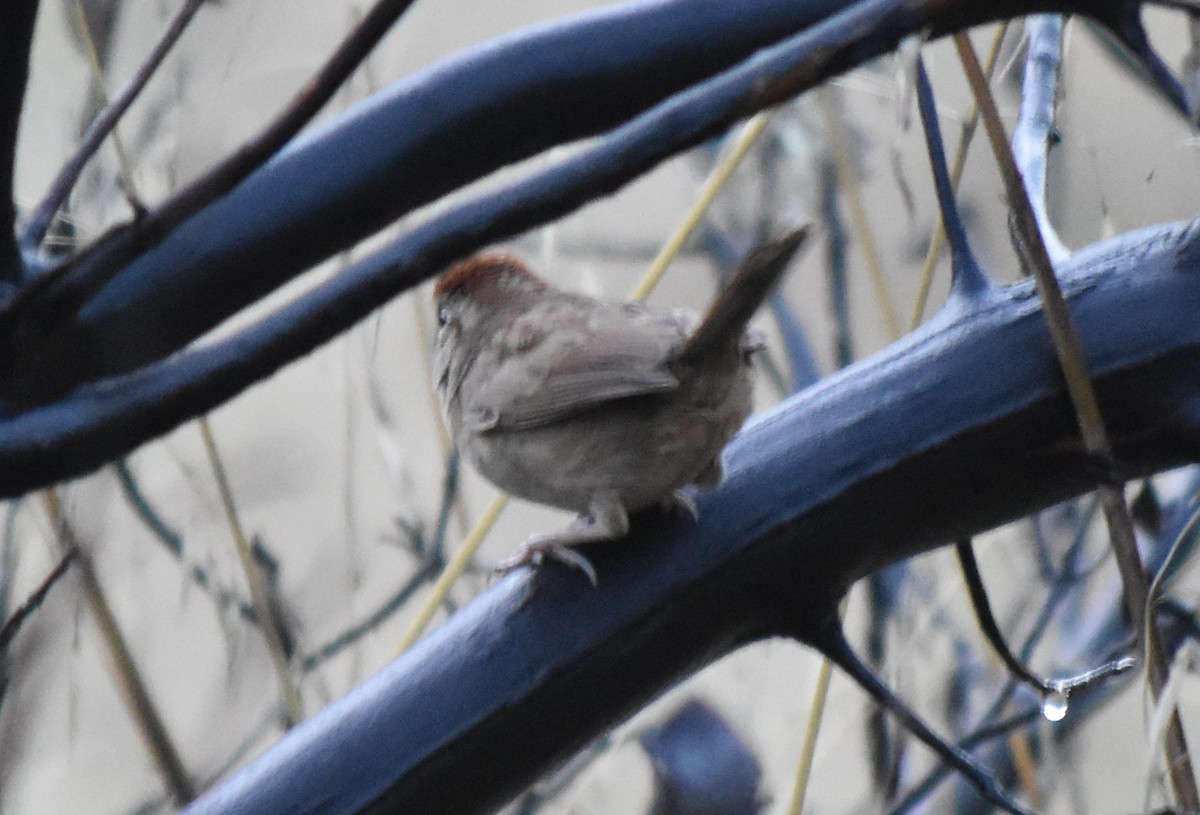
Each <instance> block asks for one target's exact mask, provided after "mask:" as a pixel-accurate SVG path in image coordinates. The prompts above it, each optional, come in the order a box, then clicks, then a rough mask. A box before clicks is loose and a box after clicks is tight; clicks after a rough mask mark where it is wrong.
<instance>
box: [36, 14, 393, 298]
mask: <svg viewBox="0 0 1200 815" xmlns="http://www.w3.org/2000/svg"><path fill="white" fill-rule="evenodd" d="M413 2H414V0H378V2H377V3H376V4H375V6H374V7H372V9H371V10H370V11H369V12H368V13H367V14H366V16H364V17H363V20H362V22H361V23H360V24H359V25H358V27H357V28H356V29H355V30H354V31H353V32H351V33H350V35H349V36H348V37H346V38H345V39H344V40H342V43H341V45H339V46H338V48H337V50H336V51H334V52H333V54H332V55H331V56H330V57H329V59H328V60H326V62H325V64H324V65H323V66H322V67H321V69H320V70H318V71H317V73H316V75H315V76H314V77H313V78H312V79H311V80H309V82H308V83H306V84H305V85H304V87H303V88H301V89H300V91H299V92H298V93H297V94H296V96H295V97H294V98H293V99H292V102H291V103H290V104H289V105H288V107H287V108H285V109H284V110H283V112H282V113H280V115H278V116H277V117H276V118H275V119H274V120H273V121H272V122H271V123H270V124H268V125H267V126H266V127H265V128H264V129H263V130H262V131H261V132H260V133H258V134H257V135H256V136H255V137H254V138H252V139H251V140H250V141H249V142H247V143H246V144H243V145H242V146H241V147H240V148H239V149H237V150H235V151H234V152H232V153H230V154H229V156H228V157H227V158H225V159H224V160H222V161H221V162H220V163H218V164H217V165H216V166H215V167H213V168H212V169H210V170H209V171H208V172H206V173H205V174H204V175H203V176H201V177H200V178H198V179H196V180H195V181H193V182H192V183H191V184H189V185H188V186H187V187H185V188H183V189H182V190H179V191H178V192H176V193H175V194H174V195H172V196H171V197H170V198H168V199H166V200H165V201H163V202H162V203H160V204H159V205H158V206H156V207H155V208H154V209H152V210H150V211H148V212H146V213H145V215H144V216H143V217H141V218H139V219H138V220H137V221H136V222H134V223H133V224H131V225H126V227H125V228H124V231H123V232H120V233H119V234H115V237H116V242H115V244H114V243H113V242H112V241H109V240H100V241H97V243H96V244H94V245H93V247H92V248H91V249H89V250H86V251H85V252H84V253H83V254H82V255H79V256H77V257H75V258H73V259H72V260H71V261H68V262H66V263H64V264H62V265H60V266H57V267H55V268H54V269H53V270H51V271H49V272H47V273H46V274H44V275H42V277H41V278H39V283H40V284H42V285H44V284H45V283H47V282H49V281H50V280H53V279H57V278H59V277H62V276H63V275H65V274H66V273H67V272H69V271H70V270H71V269H73V268H76V267H77V266H78V265H79V263H80V262H81V261H82V260H83V259H85V258H86V257H88V256H90V255H91V254H92V252H100V253H102V254H104V255H106V257H105V259H104V261H102V262H101V263H99V264H97V265H95V266H93V267H91V268H90V270H89V272H88V273H87V274H86V275H83V276H81V277H79V278H77V279H75V280H73V281H72V282H71V284H70V286H69V288H70V290H71V291H70V293H67V294H64V296H65V297H66V298H67V300H68V301H69V302H70V303H73V304H76V303H79V302H82V300H83V299H85V298H86V297H87V296H88V295H89V294H90V293H92V292H94V291H96V290H98V289H99V288H100V287H101V286H103V285H104V284H105V283H107V282H108V280H109V279H111V277H112V275H114V274H116V273H117V272H118V271H120V270H121V269H122V268H124V264H125V262H126V261H128V260H129V259H130V258H132V257H134V256H136V255H137V253H138V252H140V251H145V250H146V249H147V248H148V247H151V246H154V245H155V244H157V243H158V242H159V241H161V240H162V239H163V238H164V237H166V235H168V234H169V233H170V232H171V230H172V229H174V228H175V227H176V226H178V225H179V224H180V223H182V222H183V221H185V220H186V219H188V218H190V217H191V216H192V215H194V214H195V213H197V212H199V211H200V210H201V209H203V208H204V207H205V206H207V205H208V204H210V203H212V202H213V201H215V200H217V199H218V198H220V197H221V196H222V195H224V194H225V193H227V192H229V191H230V190H231V189H233V188H234V187H235V186H237V185H238V184H240V183H241V182H242V181H243V180H244V179H245V178H246V177H247V176H248V175H250V173H252V172H253V171H254V170H256V169H257V168H258V167H260V166H261V165H262V164H263V163H264V162H265V161H266V160H267V159H269V158H270V157H271V156H272V155H274V154H275V153H276V152H277V151H278V150H279V149H280V148H281V147H283V146H284V145H285V144H287V142H288V141H290V140H291V138H292V137H293V136H295V135H296V134H297V133H298V132H300V129H301V128H302V127H304V126H305V125H306V124H308V122H309V121H311V120H312V118H313V117H314V116H316V115H317V113H319V112H320V110H321V108H323V107H324V106H325V104H326V103H327V102H328V101H329V100H330V98H332V97H333V94H334V93H336V92H337V90H338V88H339V87H341V85H342V83H343V82H345V81H346V78H347V77H349V75H350V74H351V73H352V72H353V71H354V70H355V69H356V68H357V67H358V66H359V64H360V63H361V62H362V60H363V59H365V58H366V56H367V54H369V53H370V52H371V49H373V48H374V47H375V46H376V45H377V44H378V42H379V40H380V39H382V38H383V35H384V34H386V33H387V32H388V30H389V29H390V28H391V26H392V24H393V23H395V22H396V20H398V19H399V18H400V16H401V15H403V14H404V12H405V11H407V10H408V8H409V6H411V5H412V4H413ZM113 235H114V233H110V236H113ZM39 288H40V286H39ZM24 296H30V295H28V294H25V295H24Z"/></svg>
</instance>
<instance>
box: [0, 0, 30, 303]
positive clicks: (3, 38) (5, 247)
mask: <svg viewBox="0 0 1200 815" xmlns="http://www.w3.org/2000/svg"><path fill="white" fill-rule="evenodd" d="M37 10H38V0H6V2H3V3H0V302H2V301H3V300H4V299H6V298H7V297H8V296H9V295H10V294H11V292H12V290H13V287H14V286H16V284H17V283H19V282H20V280H21V277H22V274H21V269H22V265H21V255H20V252H19V251H18V249H17V241H16V236H15V235H14V234H13V231H12V224H14V223H16V221H17V205H16V201H14V200H13V192H14V189H13V178H14V171H15V169H16V160H17V131H18V130H19V128H20V124H21V110H22V108H23V106H24V102H25V91H26V84H27V82H28V80H29V49H30V47H31V46H32V45H33V25H34V22H35V21H36V20H37Z"/></svg>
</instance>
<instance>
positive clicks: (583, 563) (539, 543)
mask: <svg viewBox="0 0 1200 815" xmlns="http://www.w3.org/2000/svg"><path fill="white" fill-rule="evenodd" d="M547 558H549V559H551V560H557V561H558V562H559V563H563V564H566V565H567V566H572V567H574V568H576V569H578V570H579V571H581V572H583V575H584V577H586V578H587V579H588V582H589V583H591V584H592V588H596V587H597V586H599V585H600V581H599V579H598V578H597V576H596V567H595V566H593V565H592V562H591V561H590V560H588V559H587V558H586V557H584V556H583V555H581V554H579V552H577V551H575V550H574V549H572V548H571V545H570V543H567V542H564V541H563V540H562V538H561V537H560V536H557V535H556V536H544V537H542V536H538V537H533V538H530V539H529V540H528V541H526V542H525V543H523V544H522V545H521V548H520V549H518V550H517V551H516V552H515V553H513V555H512V556H511V557H507V558H505V559H504V560H502V561H500V562H499V563H497V564H496V566H495V568H494V569H493V571H494V572H495V573H496V574H508V573H509V572H511V571H512V570H514V569H519V568H520V567H522V566H534V567H537V566H541V565H542V564H543V563H545V562H546V559H547Z"/></svg>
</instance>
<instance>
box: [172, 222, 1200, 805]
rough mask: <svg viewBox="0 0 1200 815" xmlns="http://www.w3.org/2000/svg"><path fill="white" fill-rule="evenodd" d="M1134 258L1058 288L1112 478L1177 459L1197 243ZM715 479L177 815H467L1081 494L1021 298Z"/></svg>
mask: <svg viewBox="0 0 1200 815" xmlns="http://www.w3.org/2000/svg"><path fill="white" fill-rule="evenodd" d="M1140 238H1141V239H1140V240H1139V241H1137V242H1134V241H1132V240H1131V239H1126V240H1125V241H1121V242H1110V243H1108V244H1105V245H1101V246H1098V247H1094V248H1092V249H1088V250H1084V251H1082V252H1080V253H1078V254H1077V256H1076V258H1075V259H1073V260H1072V261H1071V262H1070V263H1068V264H1067V266H1066V267H1065V268H1064V269H1063V275H1062V277H1063V287H1064V290H1065V293H1066V294H1067V296H1068V298H1069V300H1070V303H1071V307H1072V310H1073V312H1074V314H1075V315H1076V318H1077V321H1078V326H1079V329H1080V333H1081V334H1082V336H1083V340H1084V343H1085V345H1086V347H1087V351H1088V354H1089V357H1090V359H1091V360H1092V362H1093V367H1094V370H1095V372H1096V374H1097V376H1098V380H1097V383H1098V392H1099V396H1100V399H1101V402H1102V404H1103V407H1104V411H1105V416H1106V417H1108V419H1109V428H1110V431H1111V434H1112V439H1113V442H1114V448H1115V450H1116V454H1117V458H1118V461H1119V463H1120V465H1121V467H1122V468H1123V470H1124V471H1125V472H1127V473H1129V474H1130V475H1131V476H1132V475H1139V474H1144V473H1148V472H1153V471H1157V470H1160V469H1163V468H1166V467H1170V466H1173V465H1177V464H1180V463H1183V462H1186V461H1190V460H1195V459H1196V458H1197V457H1200V410H1197V408H1196V405H1197V404H1200V402H1198V401H1197V400H1198V398H1200V326H1198V325H1195V321H1194V320H1192V319H1191V315H1192V314H1194V313H1195V310H1196V309H1197V307H1200V255H1198V254H1197V252H1198V251H1200V226H1196V225H1192V226H1188V227H1180V228H1176V229H1171V230H1156V231H1145V232H1142V233H1140ZM1146 314H1154V315H1156V319H1155V320H1150V321H1148V320H1146V319H1145V316H1144V315H1146ZM727 461H728V465H729V466H728V480H727V482H726V483H725V485H724V486H723V487H722V488H721V489H719V490H717V491H715V492H713V493H709V494H706V495H701V496H700V497H699V507H700V519H701V521H700V523H699V524H698V525H697V524H694V523H693V522H691V521H690V520H689V519H688V518H687V517H685V516H684V515H683V514H675V515H670V516H652V517H648V518H644V519H642V520H641V521H640V522H639V523H637V524H635V531H634V534H633V536H632V537H631V538H630V539H629V540H627V541H624V542H622V544H621V545H620V546H613V545H611V544H609V545H606V546H603V547H596V548H594V549H591V550H589V551H588V552H587V555H588V556H589V557H590V558H592V560H593V562H594V563H595V565H596V567H597V569H598V570H599V573H600V585H601V590H600V591H594V590H591V589H590V588H588V587H586V586H584V585H583V584H582V583H581V582H580V581H579V580H578V579H577V576H575V575H572V574H567V573H563V572H560V571H558V570H556V569H554V568H553V567H550V568H546V569H543V570H541V571H540V572H538V573H537V574H536V575H535V576H533V577H532V579H531V576H530V575H529V574H527V573H520V574H516V575H513V576H511V577H509V578H507V579H505V580H503V581H501V582H500V583H498V584H497V585H495V586H493V588H492V589H491V590H490V591H488V592H487V593H485V594H484V595H483V596H481V597H480V598H478V599H477V600H476V601H474V602H473V603H471V604H470V605H469V606H467V607H466V608H465V609H463V610H462V611H461V612H460V613H459V614H457V615H455V616H454V617H453V618H451V619H450V620H449V621H448V622H447V623H446V624H445V625H444V626H443V627H442V628H440V629H439V630H437V631H435V632H434V633H433V634H431V635H430V636H428V637H427V638H426V639H425V640H424V641H423V642H421V643H418V645H417V646H416V647H415V648H414V649H413V650H412V651H410V652H408V653H407V654H405V655H404V656H402V657H401V658H400V659H399V660H397V661H396V662H395V663H393V664H392V665H391V666H389V667H388V668H386V669H385V670H384V671H383V672H382V673H380V674H379V675H378V676H376V677H375V678H373V679H371V680H369V681H368V682H366V683H365V684H364V685H363V686H361V687H360V688H358V689H357V690H355V691H353V692H351V693H350V694H349V695H348V696H347V697H345V698H344V699H342V700H340V701H339V702H335V703H334V704H333V705H331V706H330V707H329V708H327V709H326V710H325V711H323V712H322V713H321V714H319V715H318V716H317V717H315V718H314V719H313V720H311V721H310V722H308V723H306V724H305V725H303V726H301V727H299V728H297V730H296V731H294V733H293V734H291V735H289V736H288V737H286V738H285V739H284V740H283V741H281V742H280V743H279V744H278V745H277V746H276V747H274V748H273V749H272V750H270V751H268V753H267V754H266V755H265V756H264V757H263V758H261V759H260V760H259V761H258V762H256V763H255V764H253V765H251V766H250V767H249V768H247V770H245V771H243V772H242V773H240V774H238V775H236V776H235V777H233V778H232V779H230V780H229V781H227V782H226V783H225V784H223V785H222V786H220V787H218V788H217V789H216V790H214V791H213V792H211V793H210V794H209V795H207V796H205V797H203V798H202V799H201V800H199V801H197V802H196V804H194V805H193V808H192V809H191V810H189V812H190V813H192V815H200V813H204V814H205V815H215V814H216V813H232V812H238V813H243V814H244V815H254V813H266V812H285V811H305V807H306V806H307V807H311V806H312V805H314V802H318V803H319V805H320V807H321V808H322V811H324V812H333V813H339V812H384V811H389V812H390V811H401V812H426V811H453V812H462V813H467V812H483V811H489V810H491V809H493V808H495V807H497V806H499V805H500V804H502V803H503V802H504V801H505V800H506V799H507V798H508V797H510V796H512V795H514V794H516V793H517V792H518V791H519V790H520V789H521V788H523V787H524V786H525V785H527V784H528V783H530V782H531V781H532V780H533V779H534V778H536V777H537V776H538V775H539V774H540V773H542V772H544V771H545V770H547V769H548V768H549V767H550V766H552V765H553V764H554V763H555V762H557V761H559V760H562V759H563V758H565V757H566V756H567V755H569V754H570V753H571V752H572V751H574V750H576V749H578V748H580V747H581V746H583V745H584V744H585V743H586V742H587V741H588V740H589V739H591V738H593V737H594V736H595V735H597V734H598V733H600V732H602V731H603V730H604V729H606V728H608V727H611V726H612V725H614V724H616V723H617V722H618V721H620V720H621V719H622V718H624V717H625V716H627V715H629V714H630V713H631V712H633V711H634V710H636V709H637V708H638V707H639V706H641V705H643V704H644V703H645V702H647V701H648V700H649V699H651V698H652V697H653V696H655V695H656V694H658V693H660V692H661V691H662V690H664V689H665V688H667V687H669V686H670V685H671V684H672V683H674V682H675V681H677V680H678V679H679V678H681V677H682V676H684V675H686V674H689V673H691V672H692V671H695V670H697V669H698V668H699V667H701V666H702V665H704V664H706V663H708V662H711V661H712V660H715V659H717V658H719V657H720V656H722V655H723V654H725V653H727V652H729V651H730V650H732V649H734V648H736V647H738V646H740V645H742V644H744V643H746V642H749V641H751V640H754V639H756V638H761V637H767V636H792V637H795V638H798V639H800V640H801V641H806V642H810V643H816V644H817V645H821V644H822V642H823V640H822V636H823V634H822V626H823V625H824V624H825V623H826V622H827V621H828V620H829V619H830V617H831V615H834V614H835V613H836V604H837V601H838V598H839V597H840V596H841V595H842V594H843V593H844V591H845V590H846V589H847V587H849V586H850V585H851V584H852V583H853V582H854V581H855V580H857V579H858V578H860V577H862V576H863V575H865V574H867V573H869V572H871V571H873V570H876V569H878V568H880V567H882V566H885V565H887V564H888V563H892V562H894V561H896V560H898V559H901V558H905V557H908V556H911V555H913V554H916V553H917V552H921V551H925V550H928V549H930V548H933V547H936V546H939V545H941V544H943V543H944V542H946V541H949V540H952V539H954V538H955V537H958V536H962V535H967V534H973V533H976V532H979V531H981V530H984V529H988V528H991V527H993V526H995V525H997V524H1000V523H1002V522H1005V521H1008V520H1011V519H1013V518H1017V517H1020V516H1022V515H1024V514H1027V513H1029V512H1031V511H1034V510H1036V509H1038V508H1041V507H1045V506H1048V505H1050V504H1052V503H1054V502H1057V501H1059V500H1062V499H1064V498H1067V497H1069V496H1071V495H1075V494H1078V493H1080V492H1082V491H1084V490H1086V489H1088V488H1090V487H1092V486H1094V484H1095V483H1096V480H1097V478H1098V477H1100V476H1102V475H1103V474H1102V473H1100V472H1099V471H1098V470H1097V468H1096V467H1094V466H1093V465H1092V464H1091V461H1090V459H1089V457H1088V456H1087V455H1086V453H1085V451H1084V450H1083V448H1082V447H1081V445H1080V444H1079V442H1078V433H1077V428H1076V425H1075V421H1074V417H1073V413H1072V411H1071V406H1070V401H1069V399H1068V398H1067V396H1066V393H1065V389H1064V387H1063V383H1062V378H1061V375H1060V374H1059V372H1058V368H1057V362H1056V359H1055V355H1054V350H1053V346H1052V344H1051V342H1050V338H1049V334H1048V332H1047V329H1046V326H1045V322H1044V318H1043V316H1042V314H1041V311H1040V306H1039V303H1038V301H1037V299H1036V298H1035V297H1034V296H1033V291H1032V286H1031V284H1028V283H1026V284H1019V285H1016V286H1012V287H1009V288H1006V289H1004V290H1001V291H997V292H995V293H994V295H992V296H990V297H988V298H986V299H985V300H984V301H983V302H978V303H975V304H974V305H972V306H971V307H969V308H965V309H964V308H962V307H961V306H952V307H951V309H950V310H949V311H948V312H943V313H942V314H941V315H939V316H937V317H935V319H934V320H933V321H931V323H930V324H928V325H927V326H926V327H925V328H923V329H921V330H919V331H918V332H917V333H915V334H913V335H912V336H910V337H909V338H907V339H905V340H902V341H900V342H899V343H896V344H895V345H893V346H892V347H890V348H889V349H887V350H886V351H884V352H883V353H881V354H880V355H878V356H876V357H875V358H873V359H871V360H868V361H866V362H864V363H862V364H859V365H856V366H852V367H850V368H848V369H846V370H845V371H843V372H841V373H839V374H837V375H834V376H832V377H830V378H828V379H826V380H825V381H823V382H821V383H818V384H817V385H815V386H814V387H812V388H809V389H808V390H806V391H804V392H802V393H800V394H798V395H796V396H795V397H793V398H791V399H790V400H788V401H787V402H785V403H783V404H782V405H780V406H779V407H778V408H777V409H775V410H773V411H771V412H769V413H767V414H765V415H763V416H761V417H760V418H759V419H758V420H756V421H753V422H752V423H751V425H750V426H749V427H747V428H746V430H745V431H744V432H743V433H742V434H741V435H740V436H739V437H738V439H736V440H735V442H734V443H733V445H731V447H730V449H729V451H728V459H727ZM931 496H935V497H936V498H935V499H933V500H931ZM565 631H569V632H570V636H564V634H563V632H565ZM335 745H336V746H335ZM462 767H471V768H472V783H470V784H463V783H461V779H459V780H458V781H456V780H455V779H456V778H457V777H458V774H460V773H461V768H462Z"/></svg>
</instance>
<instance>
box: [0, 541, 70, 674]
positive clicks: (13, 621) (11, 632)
mask: <svg viewBox="0 0 1200 815" xmlns="http://www.w3.org/2000/svg"><path fill="white" fill-rule="evenodd" d="M78 554H79V550H78V549H67V551H66V552H65V553H64V554H63V556H62V558H61V559H59V561H58V563H57V565H55V567H54V568H53V569H51V570H50V573H49V574H47V575H46V576H45V577H44V578H42V582H41V583H39V584H38V587H37V588H36V589H34V591H33V594H30V595H29V596H28V597H26V598H25V602H23V603H21V605H19V606H17V607H16V608H15V609H13V613H12V614H11V615H9V618H8V619H7V620H5V621H4V627H3V628H0V651H3V650H4V649H5V648H6V647H7V646H8V643H9V641H11V640H12V638H13V637H15V636H16V634H17V632H18V631H20V630H21V626H22V625H24V624H25V620H26V619H28V617H29V615H30V614H32V613H33V612H34V611H36V610H37V608H38V606H40V605H41V604H42V601H43V600H45V599H46V595H47V594H49V593H50V589H52V588H53V587H54V584H55V583H57V582H58V580H59V578H60V577H62V576H63V575H64V574H66V573H67V568H68V567H69V566H70V565H71V562H72V561H74V560H75V557H76V556H77V555H78Z"/></svg>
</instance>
